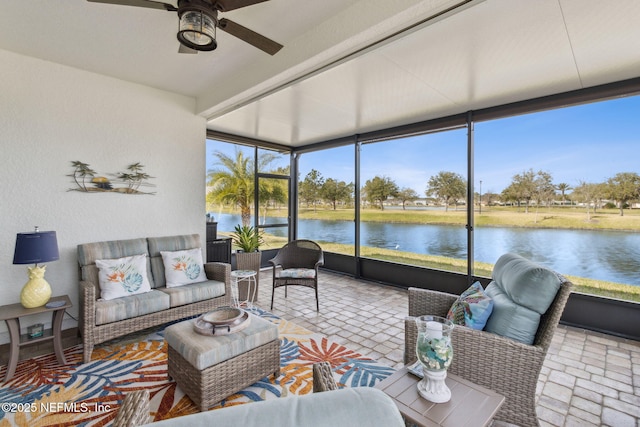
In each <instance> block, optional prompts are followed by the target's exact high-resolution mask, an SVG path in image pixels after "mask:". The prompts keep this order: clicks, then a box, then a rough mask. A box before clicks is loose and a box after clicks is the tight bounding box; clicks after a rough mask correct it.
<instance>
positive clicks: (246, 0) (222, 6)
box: [215, 0, 269, 12]
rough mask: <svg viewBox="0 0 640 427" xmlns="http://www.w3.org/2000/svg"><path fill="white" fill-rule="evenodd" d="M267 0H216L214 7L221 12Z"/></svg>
mask: <svg viewBox="0 0 640 427" xmlns="http://www.w3.org/2000/svg"><path fill="white" fill-rule="evenodd" d="M265 1H269V0H218V1H216V2H215V7H216V9H218V10H220V11H222V12H228V11H230V10H234V9H240V8H241V7H247V6H251V5H254V4H256V3H262V2H265Z"/></svg>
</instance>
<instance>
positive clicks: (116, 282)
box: [96, 255, 151, 300]
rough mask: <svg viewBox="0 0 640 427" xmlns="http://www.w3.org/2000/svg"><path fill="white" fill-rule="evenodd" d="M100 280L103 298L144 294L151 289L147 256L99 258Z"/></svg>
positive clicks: (109, 298)
mask: <svg viewBox="0 0 640 427" xmlns="http://www.w3.org/2000/svg"><path fill="white" fill-rule="evenodd" d="M96 267H98V282H99V284H100V297H101V298H102V299H103V300H111V299H114V298H120V297H126V296H129V295H135V294H142V293H145V292H149V291H150V290H151V284H150V283H149V279H148V278H147V256H146V255H134V256H129V257H124V258H118V259H98V260H96Z"/></svg>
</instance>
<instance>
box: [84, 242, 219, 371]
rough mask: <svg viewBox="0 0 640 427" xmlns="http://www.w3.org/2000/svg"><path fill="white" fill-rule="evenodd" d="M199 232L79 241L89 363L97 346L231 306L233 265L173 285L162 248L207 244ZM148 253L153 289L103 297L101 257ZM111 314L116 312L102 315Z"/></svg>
mask: <svg viewBox="0 0 640 427" xmlns="http://www.w3.org/2000/svg"><path fill="white" fill-rule="evenodd" d="M201 247H202V246H201V244H200V236H199V235H198V234H191V235H180V236H166V237H150V238H139V239H130V240H114V241H108V242H97V243H86V244H81V245H78V264H79V268H80V272H79V277H80V319H79V323H80V325H79V329H80V333H81V335H82V339H83V344H84V355H83V356H84V362H85V363H88V362H89V361H90V360H91V353H92V351H93V347H94V346H95V345H96V344H100V343H102V342H105V341H108V340H110V339H113V338H117V337H120V336H123V335H127V334H130V333H132V332H136V331H139V330H142V329H145V328H149V327H152V326H157V325H161V324H163V323H167V322H171V321H173V320H179V319H183V318H186V317H189V316H195V315H198V314H201V313H205V312H207V311H210V310H212V309H214V308H217V307H222V306H227V305H230V304H231V280H230V274H231V265H230V264H226V263H217V262H214V263H206V264H204V269H205V273H206V276H207V277H206V278H207V279H208V280H207V281H206V282H201V283H194V284H188V285H184V286H180V287H178V288H167V287H166V279H165V270H164V264H163V261H162V256H161V254H160V252H161V251H179V250H186V249H193V248H201ZM141 254H146V256H147V276H148V280H149V283H150V285H151V291H150V292H147V293H143V294H137V295H131V296H124V297H121V298H116V299H112V300H109V301H103V300H101V298H100V296H101V295H100V292H101V290H100V286H99V283H98V267H97V266H96V260H104V259H118V258H122V257H128V256H133V255H141ZM158 301H159V303H158ZM105 312H107V313H110V316H105V315H101V314H103V313H105Z"/></svg>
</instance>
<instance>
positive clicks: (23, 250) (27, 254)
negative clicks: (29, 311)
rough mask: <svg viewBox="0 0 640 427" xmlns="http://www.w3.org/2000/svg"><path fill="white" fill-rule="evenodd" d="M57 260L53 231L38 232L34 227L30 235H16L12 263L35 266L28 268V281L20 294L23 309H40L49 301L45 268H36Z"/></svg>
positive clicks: (56, 246) (56, 242) (49, 295)
mask: <svg viewBox="0 0 640 427" xmlns="http://www.w3.org/2000/svg"><path fill="white" fill-rule="evenodd" d="M59 258H60V255H59V254H58V241H57V239H56V232H55V231H40V230H38V227H36V229H35V231H34V232H32V233H18V235H17V237H16V249H15V252H14V255H13V263H14V264H35V266H34V267H28V270H29V281H28V282H27V283H26V284H25V285H24V287H23V288H22V292H20V303H22V306H23V307H24V308H34V307H42V306H43V305H45V304H46V303H47V302H48V301H49V299H50V298H51V286H49V283H47V281H46V280H44V272H45V267H46V266H44V265H43V266H41V267H38V263H43V262H49V261H55V260H57V259H59Z"/></svg>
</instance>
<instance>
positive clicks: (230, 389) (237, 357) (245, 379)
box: [164, 314, 280, 411]
mask: <svg viewBox="0 0 640 427" xmlns="http://www.w3.org/2000/svg"><path fill="white" fill-rule="evenodd" d="M249 317H250V322H251V323H250V324H249V326H248V327H247V328H245V329H243V330H241V331H239V332H236V333H232V334H229V335H221V336H217V337H213V336H212V337H208V336H204V335H201V334H198V333H196V332H195V331H194V329H193V322H194V320H187V321H184V322H181V323H177V324H175V325H171V326H169V327H167V328H166V329H165V334H164V338H165V340H166V341H167V344H168V347H169V354H168V365H169V377H171V378H173V379H174V380H175V381H176V383H177V384H178V387H180V389H181V390H182V391H184V392H185V394H186V395H187V396H189V397H190V398H191V400H193V402H194V403H195V404H196V406H197V407H198V408H200V410H201V411H206V410H207V409H209V408H210V407H211V406H213V405H215V404H216V403H218V402H220V401H221V400H222V399H224V398H225V397H228V396H230V395H232V394H234V393H237V392H238V391H240V390H242V389H243V388H245V387H247V386H250V385H251V384H253V383H255V382H257V381H258V380H260V379H262V378H264V377H266V376H269V375H271V374H274V375H275V376H276V377H277V376H278V375H280V340H279V339H278V327H277V326H276V325H274V324H273V323H271V322H269V321H267V320H264V319H261V318H260V317H258V316H254V315H252V314H250V315H249Z"/></svg>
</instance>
